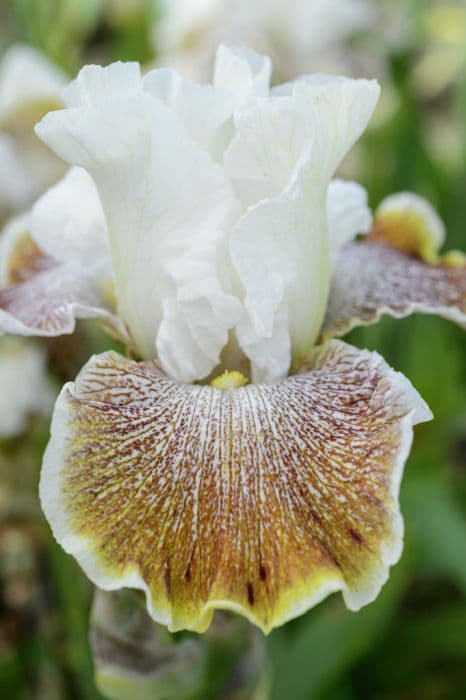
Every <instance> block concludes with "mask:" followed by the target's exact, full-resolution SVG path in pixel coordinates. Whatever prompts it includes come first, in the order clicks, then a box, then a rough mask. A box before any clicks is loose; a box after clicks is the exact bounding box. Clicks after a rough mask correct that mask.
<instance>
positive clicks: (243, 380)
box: [210, 370, 249, 391]
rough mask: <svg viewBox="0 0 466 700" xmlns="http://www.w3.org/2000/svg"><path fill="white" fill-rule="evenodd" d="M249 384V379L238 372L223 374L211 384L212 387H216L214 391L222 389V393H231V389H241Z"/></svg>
mask: <svg viewBox="0 0 466 700" xmlns="http://www.w3.org/2000/svg"><path fill="white" fill-rule="evenodd" d="M248 383H249V379H248V378H247V377H245V376H244V374H242V373H241V372H238V371H237V370H233V371H232V372H229V371H228V370H226V371H225V372H223V374H220V375H219V376H218V377H215V379H213V380H212V381H211V382H210V386H212V387H214V389H221V390H222V391H231V389H240V388H241V387H242V386H245V385H246V384H248Z"/></svg>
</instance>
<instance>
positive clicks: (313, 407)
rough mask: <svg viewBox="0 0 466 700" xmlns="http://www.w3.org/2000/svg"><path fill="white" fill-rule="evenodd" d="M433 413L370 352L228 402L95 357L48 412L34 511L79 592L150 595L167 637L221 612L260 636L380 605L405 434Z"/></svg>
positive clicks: (333, 346)
mask: <svg viewBox="0 0 466 700" xmlns="http://www.w3.org/2000/svg"><path fill="white" fill-rule="evenodd" d="M430 417H431V414H430V412H429V410H428V408H427V407H426V405H425V404H424V402H423V401H422V399H421V398H420V397H419V395H418V394H417V392H416V391H415V390H414V389H413V387H412V386H411V385H410V383H409V382H408V380H407V379H406V378H405V377H403V376H402V375H401V374H399V373H396V372H394V371H393V370H391V369H390V368H389V367H388V366H387V365H386V363H385V362H384V360H383V359H382V358H381V357H380V356H379V355H377V354H375V353H369V352H367V351H361V350H358V349H356V348H353V347H351V346H348V345H346V344H344V343H342V342H340V341H332V342H331V343H329V344H328V345H326V346H324V347H323V348H320V349H317V350H316V351H315V353H314V355H313V357H312V360H311V364H310V365H309V367H308V368H307V369H306V371H305V372H303V373H301V374H298V375H295V376H293V377H290V378H288V379H287V380H284V381H282V382H280V383H278V384H271V385H248V386H245V387H242V388H239V389H234V390H232V391H222V390H220V389H215V388H211V387H209V386H198V385H186V384H180V383H177V382H175V381H174V380H172V379H169V378H167V377H166V376H165V375H164V374H163V373H162V372H161V371H160V370H159V369H158V367H157V366H156V365H155V364H154V363H153V362H144V363H137V362H134V361H130V360H127V359H125V358H123V357H121V356H120V355H117V354H116V353H112V352H110V353H105V354H103V355H98V356H95V357H93V358H92V359H91V360H90V361H89V363H88V364H87V365H86V366H85V367H84V368H83V370H82V371H81V373H80V374H79V376H78V378H77V380H76V382H75V383H69V384H67V385H66V386H65V387H64V389H63V391H62V393H61V395H60V397H59V399H58V401H57V404H56V408H55V413H54V418H53V424H52V437H51V440H50V443H49V446H48V448H47V451H46V454H45V457H44V464H43V469H42V475H41V484H40V492H41V500H42V506H43V509H44V512H45V514H46V516H47V518H48V520H49V522H50V524H51V526H52V530H53V532H54V535H55V537H56V538H57V540H58V541H59V542H60V543H61V545H62V546H63V547H64V549H65V550H66V551H68V552H70V553H72V554H73V555H74V556H75V557H76V559H77V560H78V561H79V563H80V564H81V566H82V567H83V569H84V570H85V572H86V573H87V575H88V576H89V578H90V579H91V580H93V581H94V582H95V583H96V584H97V585H98V586H99V587H101V588H103V589H107V590H112V589H118V588H121V587H133V588H139V589H142V590H144V591H145V593H146V595H147V602H148V609H149V612H150V614H151V615H152V617H153V618H154V619H155V620H156V621H157V622H159V623H162V624H167V625H168V626H169V628H170V629H171V630H179V629H183V628H187V629H191V630H196V631H204V630H205V629H206V628H207V627H208V626H209V624H210V622H211V619H212V615H213V611H214V609H215V608H223V609H231V610H235V611H237V612H239V613H241V614H243V615H245V616H246V617H248V618H249V619H250V620H251V621H252V622H254V623H255V624H256V625H258V626H259V627H261V628H262V629H263V630H264V631H265V632H268V631H270V630H271V629H272V628H273V627H276V626H277V625H280V624H282V623H284V622H286V621H287V620H289V619H290V618H292V617H295V616H297V615H299V614H301V613H303V612H304V611H305V610H307V609H308V608H309V607H311V606H312V605H315V604H316V603H318V602H319V601H320V600H321V599H322V598H324V597H325V596H326V595H328V594H329V593H331V592H333V591H336V590H342V591H343V595H344V598H345V600H346V603H347V605H348V606H349V607H350V608H351V609H358V608H359V607H360V606H362V605H364V604H365V603H368V602H370V601H371V600H373V599H374V598H375V596H376V595H377V593H378V591H379V589H380V587H381V586H382V584H383V583H384V582H385V580H386V578H387V576H388V568H389V566H390V565H392V564H393V563H395V562H396V561H397V560H398V558H399V556H400V552H401V546H402V529H403V528H402V520H401V516H400V513H399V507H398V489H399V483H400V478H401V473H402V469H403V465H404V462H405V460H406V458H407V455H408V452H409V449H410V445H411V440H412V426H413V424H415V423H417V422H421V421H424V420H428V419H430Z"/></svg>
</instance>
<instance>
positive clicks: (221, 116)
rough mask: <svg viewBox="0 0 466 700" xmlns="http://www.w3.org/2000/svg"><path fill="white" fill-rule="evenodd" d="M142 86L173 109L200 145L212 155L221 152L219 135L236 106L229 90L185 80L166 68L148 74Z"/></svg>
mask: <svg viewBox="0 0 466 700" xmlns="http://www.w3.org/2000/svg"><path fill="white" fill-rule="evenodd" d="M144 89H145V90H147V91H148V92H150V93H151V94H152V95H154V97H157V98H158V99H159V100H162V102H164V103H165V104H166V105H167V107H169V108H170V109H173V111H174V112H175V113H176V114H177V115H178V116H179V117H180V119H181V121H182V122H183V124H184V126H185V127H186V129H187V131H188V132H189V134H190V135H191V136H192V138H193V139H194V140H195V141H197V143H199V144H200V145H201V146H202V147H203V148H205V149H206V150H207V151H209V152H210V153H211V154H212V155H218V154H219V153H220V152H221V147H222V145H223V143H222V140H223V139H222V137H223V135H224V132H225V130H226V127H227V125H228V124H227V123H228V121H229V120H230V119H231V116H232V114H233V111H234V109H235V106H236V99H235V96H234V94H233V93H232V92H231V91H229V90H224V89H221V88H215V87H213V86H212V85H199V84H198V83H194V82H191V81H190V80H184V79H183V78H182V77H181V76H180V75H179V74H178V73H177V72H176V71H174V70H170V69H168V68H160V69H158V70H153V71H150V72H149V73H147V75H146V76H145V78H144Z"/></svg>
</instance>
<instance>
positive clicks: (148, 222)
mask: <svg viewBox="0 0 466 700" xmlns="http://www.w3.org/2000/svg"><path fill="white" fill-rule="evenodd" d="M107 70H109V69H100V71H101V72H102V73H104V74H105V73H106V71H107ZM98 72H99V71H98V70H97V69H96V68H95V67H93V68H92V70H91V71H90V77H91V85H90V86H87V83H86V80H87V77H86V76H87V74H88V69H86V68H85V69H83V70H82V71H81V73H80V77H79V78H78V81H77V84H78V85H79V86H80V91H81V94H82V95H85V98H86V100H87V101H88V102H86V106H85V107H79V108H78V107H74V108H72V109H71V110H65V111H62V112H55V113H53V114H50V115H48V116H47V117H46V118H45V119H44V120H43V121H42V122H41V124H40V125H39V126H38V128H37V129H38V133H39V134H40V136H41V137H42V138H43V139H44V140H45V141H46V142H47V143H49V144H50V145H51V146H52V147H54V148H55V149H56V150H57V152H58V153H59V154H60V155H61V156H62V157H64V158H66V159H67V160H68V161H69V162H71V163H74V164H77V165H81V166H83V167H85V168H86V169H87V170H88V171H89V172H90V173H91V175H92V176H93V178H94V181H95V183H96V185H97V189H98V191H99V195H100V198H101V201H102V205H103V209H104V212H105V215H106V220H107V225H108V231H109V239H110V247H111V251H112V259H113V265H114V273H115V283H116V293H117V298H118V303H119V309H120V312H121V314H122V316H123V318H124V319H125V320H126V322H127V324H128V326H129V328H130V330H131V333H132V335H133V338H134V340H135V344H136V346H137V348H138V349H139V352H140V354H141V355H142V356H143V357H153V356H154V354H155V346H156V345H155V344H156V337H157V334H158V332H159V327H160V326H161V324H162V322H163V320H164V312H165V311H166V310H167V309H170V322H171V323H173V317H172V315H173V313H174V310H175V309H176V313H178V314H180V324H181V325H182V326H184V325H185V324H187V325H188V326H190V327H191V330H192V328H193V327H194V326H196V325H198V324H197V321H196V319H195V316H196V313H197V314H198V313H199V312H196V313H194V312H193V305H190V306H189V310H188V307H186V306H185V307H183V306H182V305H180V304H179V303H178V293H179V290H180V289H181V288H182V287H184V286H185V285H193V284H195V282H196V281H197V283H201V282H202V281H203V280H205V279H206V278H216V279H218V269H217V268H218V264H219V263H218V261H219V259H220V257H221V256H222V253H221V251H222V247H225V246H226V240H225V239H226V233H227V230H228V227H229V226H230V224H231V220H232V217H233V216H234V214H235V211H236V202H235V199H234V196H233V192H232V190H231V187H230V185H229V182H228V179H227V177H226V175H225V174H224V172H223V170H222V168H221V167H220V166H219V165H217V164H215V163H214V162H213V160H212V159H211V158H210V156H209V155H208V154H207V153H206V152H205V151H204V150H203V149H202V148H201V147H200V146H199V145H198V144H197V143H195V142H194V141H193V139H192V138H191V137H190V135H189V134H188V132H187V130H186V128H185V126H184V125H183V124H182V122H181V120H180V119H179V117H178V116H177V115H176V114H174V112H173V111H171V110H169V109H168V108H167V107H166V106H165V105H164V104H163V103H162V102H161V101H160V100H159V99H157V98H155V97H154V96H153V95H151V94H150V93H149V92H147V91H143V84H142V81H139V92H138V91H137V89H136V88H135V87H134V85H133V86H131V87H128V83H129V77H128V76H127V75H126V74H124V75H123V76H122V92H121V94H118V88H117V86H116V79H115V80H114V78H115V75H116V74H117V73H119V72H120V71H119V69H118V70H116V69H115V70H114V73H112V76H111V80H109V81H106V80H105V79H104V78H99V79H97V78H96V73H98ZM107 82H109V83H110V84H111V90H110V88H107V90H108V92H110V93H111V95H112V96H111V97H110V98H108V99H107V100H104V99H102V98H101V97H96V98H95V101H94V102H92V100H93V99H94V98H93V90H94V88H95V85H98V84H100V83H104V84H105V85H107ZM117 95H118V96H117ZM75 97H76V95H75ZM128 115H131V119H130V120H129V119H128ZM206 249H209V250H211V251H213V254H209V255H206V254H205V251H206ZM219 284H220V282H219ZM224 292H225V293H228V290H224ZM199 303H200V304H201V305H202V308H203V309H204V308H205V299H204V298H202V297H201V298H200V301H199ZM223 304H224V299H223V298H222V299H221V300H220V306H218V297H216V298H211V299H210V310H209V313H208V315H207V316H206V318H205V324H206V327H209V328H212V327H215V333H213V334H212V333H210V331H209V333H210V336H209V337H212V335H215V334H217V337H218V338H219V340H220V338H222V339H223V338H224V337H225V333H224V332H223V329H222V332H218V330H217V329H216V326H217V322H218V318H219V316H221V314H222V310H223ZM167 313H168V311H167ZM191 316H193V318H190V317H191ZM227 323H229V320H228V321H227V320H225V321H224V322H223V324H222V326H223V327H224V326H225V325H227ZM175 325H176V324H175ZM165 331H166V326H165ZM174 343H175V341H174V340H173V342H172V345H173V344H174ZM163 345H164V347H165V346H166V337H164V343H163ZM221 349H222V347H221V346H219V347H212V348H211V349H210V353H209V355H210V357H211V358H213V357H218V355H219V353H220V351H221ZM183 350H184V352H185V355H186V366H187V367H189V366H190V365H192V364H193V363H191V359H190V352H191V351H192V353H193V356H194V355H197V353H198V351H199V348H198V347H195V346H193V345H189V344H188V345H185V346H184V347H183ZM206 359H208V358H207V357H206ZM160 360H161V362H162V364H164V366H165V362H167V363H168V362H169V358H166V357H165V355H163V356H162V357H161V358H160ZM212 362H213V360H212V361H211V366H210V370H212V369H213V368H214V364H212ZM195 364H196V365H197V363H195ZM207 373H209V372H207ZM177 378H179V379H183V380H186V381H188V380H193V379H200V378H201V377H200V376H192V374H191V373H190V372H189V371H186V373H182V374H180V375H177Z"/></svg>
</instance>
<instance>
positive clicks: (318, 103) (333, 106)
mask: <svg viewBox="0 0 466 700" xmlns="http://www.w3.org/2000/svg"><path fill="white" fill-rule="evenodd" d="M293 92H294V95H295V96H296V98H297V100H298V102H299V103H300V104H301V105H303V106H304V107H305V108H306V109H308V110H309V112H310V114H312V118H313V120H314V122H315V125H316V127H315V128H316V132H317V134H319V135H322V136H321V138H316V145H315V146H314V149H315V150H314V158H316V159H318V161H319V164H320V167H321V168H322V170H323V171H324V172H325V173H326V174H327V176H328V177H329V178H331V177H332V175H333V174H334V173H335V171H336V169H337V168H338V166H339V165H340V163H341V161H342V160H343V158H344V157H345V156H346V154H347V153H348V151H349V150H350V149H351V148H352V147H353V145H354V144H355V143H356V141H357V140H358V138H359V137H360V136H361V134H362V133H363V131H364V129H365V128H366V126H367V124H368V121H369V119H370V117H371V116H372V114H373V112H374V109H375V106H376V104H377V100H378V99H379V95H380V87H379V85H378V83H377V81H376V80H349V79H348V78H344V77H339V76H329V75H318V74H316V75H309V76H303V77H302V78H300V79H299V80H298V81H297V82H296V83H295V85H294V90H293Z"/></svg>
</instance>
